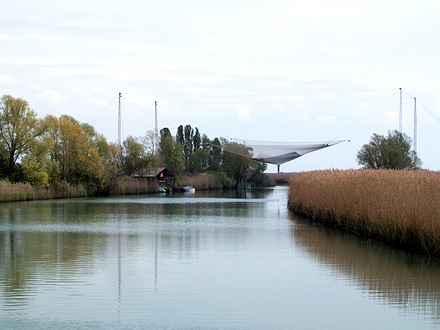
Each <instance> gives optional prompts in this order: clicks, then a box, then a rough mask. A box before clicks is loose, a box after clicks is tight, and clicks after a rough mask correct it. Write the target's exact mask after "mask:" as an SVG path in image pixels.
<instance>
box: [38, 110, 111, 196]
mask: <svg viewBox="0 0 440 330" xmlns="http://www.w3.org/2000/svg"><path fill="white" fill-rule="evenodd" d="M44 127H45V140H46V143H48V145H49V146H50V148H49V165H48V172H49V174H50V177H51V178H52V180H53V181H67V182H70V183H74V184H78V183H84V184H87V185H89V186H91V187H92V186H93V188H95V186H96V184H97V183H99V181H100V180H101V179H102V178H103V177H104V165H103V162H102V158H101V157H100V150H99V149H98V146H100V148H103V149H101V151H102V152H104V150H105V145H103V144H102V142H103V141H102V139H99V138H98V137H96V139H95V138H93V137H91V136H90V135H89V134H91V133H93V132H92V131H90V127H89V126H82V125H81V124H80V123H79V122H78V121H76V120H75V119H74V118H72V117H70V116H66V115H64V116H61V117H60V118H59V119H58V118H56V117H54V116H47V117H46V118H45V119H44ZM84 128H85V129H86V130H84ZM93 141H94V142H93ZM92 142H93V143H95V142H96V145H93V143H92Z"/></svg>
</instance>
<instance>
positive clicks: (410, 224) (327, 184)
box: [288, 170, 440, 257]
mask: <svg viewBox="0 0 440 330" xmlns="http://www.w3.org/2000/svg"><path fill="white" fill-rule="evenodd" d="M288 204H289V205H288V206H289V208H290V209H291V210H293V211H294V212H295V213H298V214H301V215H304V216H306V217H308V218H311V219H313V220H316V221H320V222H323V223H325V224H329V225H332V226H335V227H338V228H342V229H344V230H347V231H350V232H352V233H354V234H356V235H359V236H364V237H368V238H372V239H375V240H378V241H381V242H385V243H387V244H390V245H394V246H398V247H402V248H405V249H408V250H411V251H417V252H423V253H426V254H428V255H430V256H436V257H439V256H440V173H439V172H433V171H392V170H348V171H338V170H336V171H317V172H305V173H299V174H295V175H293V176H292V177H291V179H290V193H289V203H288Z"/></svg>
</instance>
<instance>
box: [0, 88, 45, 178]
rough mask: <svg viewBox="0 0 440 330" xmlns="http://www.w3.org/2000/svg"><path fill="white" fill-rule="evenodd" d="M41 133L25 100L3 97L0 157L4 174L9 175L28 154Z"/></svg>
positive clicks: (0, 105)
mask: <svg viewBox="0 0 440 330" xmlns="http://www.w3.org/2000/svg"><path fill="white" fill-rule="evenodd" d="M41 133H42V131H41V127H40V124H39V120H38V119H37V116H36V114H35V112H34V111H33V110H32V109H31V108H30V107H29V104H28V102H27V101H26V100H24V99H21V98H14V97H12V96H10V95H4V96H3V97H2V98H1V100H0V144H1V147H0V157H2V162H0V163H2V164H3V166H4V172H5V174H7V175H11V174H12V173H13V172H14V171H15V170H16V169H17V162H18V161H19V160H20V159H21V157H23V156H24V155H26V154H27V153H29V151H30V150H31V149H32V146H33V144H34V142H35V139H36V137H38V136H39V135H40V134H41Z"/></svg>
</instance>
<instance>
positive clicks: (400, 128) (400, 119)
mask: <svg viewBox="0 0 440 330" xmlns="http://www.w3.org/2000/svg"><path fill="white" fill-rule="evenodd" d="M399 90H400V111H399V132H400V133H402V88H399Z"/></svg>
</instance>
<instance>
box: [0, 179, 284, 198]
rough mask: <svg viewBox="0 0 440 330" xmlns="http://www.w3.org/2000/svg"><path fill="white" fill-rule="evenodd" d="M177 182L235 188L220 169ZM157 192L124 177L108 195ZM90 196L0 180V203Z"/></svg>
mask: <svg viewBox="0 0 440 330" xmlns="http://www.w3.org/2000/svg"><path fill="white" fill-rule="evenodd" d="M289 176H290V175H289V174H285V176H284V179H283V180H284V181H283V182H287V181H286V180H287V179H286V178H288V177H289ZM264 183H265V186H274V185H275V184H278V183H279V182H278V181H276V180H275V181H274V180H273V179H271V174H268V178H267V179H266V180H265V182H264ZM179 185H180V186H182V187H183V186H186V185H191V186H193V187H194V188H195V189H196V190H198V191H200V190H221V189H234V186H233V182H232V180H231V178H229V177H227V176H226V175H225V174H224V173H221V172H216V173H214V172H213V173H197V174H187V175H183V176H182V177H181V178H179ZM92 191H93V190H92ZM157 192H158V184H157V182H155V183H151V182H150V183H148V182H147V181H145V180H140V179H136V178H132V177H128V176H124V177H121V178H119V179H118V180H117V182H116V185H115V187H114V189H112V190H111V192H110V193H109V196H122V195H140V194H153V193H157ZM92 196H95V195H94V194H93V193H91V192H90V189H89V190H88V189H87V187H86V186H85V185H83V184H79V185H72V184H69V183H67V182H64V183H54V184H52V185H48V186H41V185H35V184H31V183H25V182H17V183H12V182H10V181H8V180H0V203H1V202H19V201H30V200H43V199H58V198H76V197H92Z"/></svg>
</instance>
